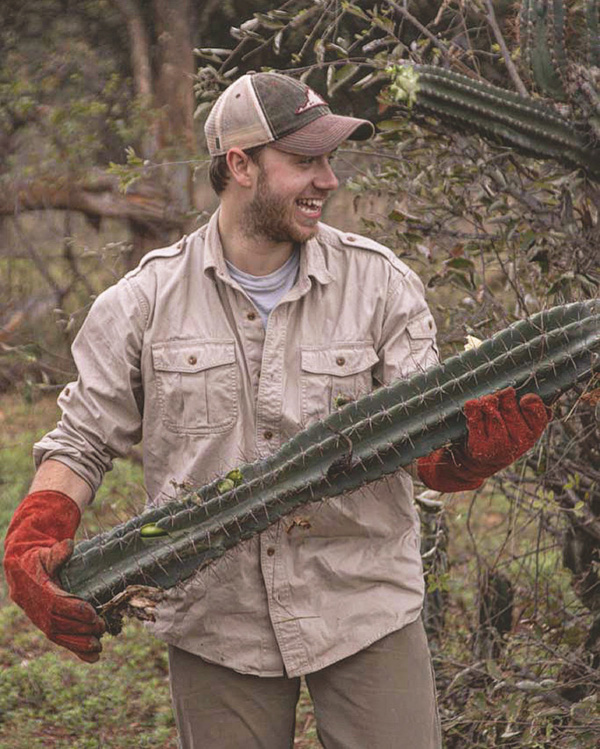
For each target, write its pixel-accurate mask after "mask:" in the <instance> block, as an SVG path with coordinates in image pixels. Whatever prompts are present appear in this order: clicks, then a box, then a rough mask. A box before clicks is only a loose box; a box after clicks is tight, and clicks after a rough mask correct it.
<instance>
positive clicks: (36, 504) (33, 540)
mask: <svg viewBox="0 0 600 749" xmlns="http://www.w3.org/2000/svg"><path fill="white" fill-rule="evenodd" d="M80 520H81V510H80V509H79V507H78V505H77V503H76V502H75V501H74V500H73V499H71V497H69V496H68V495H67V494H64V493H63V492H60V491H55V490H53V489H44V490H41V491H36V492H32V493H31V494H28V495H27V496H26V497H25V499H24V500H23V501H22V502H21V504H20V505H19V506H18V507H17V510H16V512H15V514H14V515H13V517H12V520H11V521H10V525H9V526H8V530H7V531H6V538H5V541H4V547H5V550H6V553H7V554H8V553H9V550H12V551H14V552H15V553H18V552H17V548H18V549H19V550H21V551H26V550H27V549H28V548H29V547H30V546H52V545H53V544H54V543H56V541H63V540H64V539H66V538H74V536H75V532H76V531H77V528H78V527H79V522H80Z"/></svg>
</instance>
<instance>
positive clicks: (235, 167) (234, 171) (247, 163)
mask: <svg viewBox="0 0 600 749" xmlns="http://www.w3.org/2000/svg"><path fill="white" fill-rule="evenodd" d="M225 158H226V160H227V166H228V167H229V171H230V172H231V177H232V179H234V180H235V181H236V182H237V183H238V185H240V187H252V184H253V181H254V179H253V174H252V168H253V167H254V166H255V164H254V162H253V161H252V159H251V158H250V156H248V154H246V153H244V152H243V151H242V149H241V148H230V149H229V151H227V155H226V156H225Z"/></svg>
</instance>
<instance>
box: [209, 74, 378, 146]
mask: <svg viewBox="0 0 600 749" xmlns="http://www.w3.org/2000/svg"><path fill="white" fill-rule="evenodd" d="M204 132H205V135H206V142H207V144H208V151H209V153H210V155H211V156H220V155H222V154H225V153H227V151H228V150H229V149H230V148H233V147H234V146H235V147H237V148H253V147H254V146H262V145H265V144H267V143H271V144H272V145H273V147H274V148H278V149H279V150H280V151H287V152H288V153H297V154H301V155H303V156H320V155H321V154H324V153H329V151H333V150H334V149H335V148H337V146H339V144H340V143H342V141H344V140H347V139H350V140H366V139H367V138H370V137H371V136H372V135H373V133H374V132H375V128H374V127H373V125H372V124H371V123H370V122H369V121H368V120H360V119H357V118H356V117H345V116H342V115H338V114H332V112H331V109H330V108H329V105H328V104H327V102H326V101H325V100H324V99H322V98H321V97H320V96H319V94H317V93H316V92H315V91H313V90H312V89H311V88H309V87H308V86H307V85H306V84H305V83H302V81H299V80H297V79H295V78H290V77H289V76H286V75H281V74H279V73H248V74H247V75H243V76H241V78H238V79H237V81H235V83H232V84H231V85H230V86H229V88H227V89H226V90H225V91H224V92H223V93H222V94H221V96H220V97H219V98H218V99H217V101H216V102H215V105H214V107H213V108H212V110H211V112H210V114H209V116H208V119H207V120H206V125H205V126H204Z"/></svg>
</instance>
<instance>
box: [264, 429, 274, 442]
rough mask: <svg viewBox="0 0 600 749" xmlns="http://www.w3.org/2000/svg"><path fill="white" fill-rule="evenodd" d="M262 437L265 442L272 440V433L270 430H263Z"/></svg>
mask: <svg viewBox="0 0 600 749" xmlns="http://www.w3.org/2000/svg"><path fill="white" fill-rule="evenodd" d="M263 437H264V438H265V439H266V440H272V439H273V432H272V431H271V430H270V429H265V431H264V432H263Z"/></svg>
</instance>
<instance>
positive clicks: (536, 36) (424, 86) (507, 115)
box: [388, 0, 600, 178]
mask: <svg viewBox="0 0 600 749" xmlns="http://www.w3.org/2000/svg"><path fill="white" fill-rule="evenodd" d="M599 15H600V1H599V0H587V1H586V4H585V16H584V25H585V31H584V36H585V44H586V49H587V56H586V57H587V60H586V64H585V65H584V64H581V63H575V62H572V61H570V60H569V59H568V57H567V50H566V47H565V7H564V2H563V0H523V2H522V3H521V7H520V40H521V57H522V61H523V66H524V67H525V69H526V71H527V74H528V76H529V78H530V80H531V81H532V83H533V85H534V86H535V87H536V88H537V89H538V90H539V91H540V93H541V94H542V95H543V96H544V97H546V98H545V99H539V98H534V97H533V96H525V95H523V94H520V93H516V92H514V91H508V90H506V89H503V88H500V87H498V86H494V85H492V84H491V83H487V82H482V81H477V80H474V79H473V78H470V77H468V76H465V75H460V74H458V73H455V72H454V71H451V70H445V69H442V68H439V67H436V66H432V65H413V64H411V63H402V64H396V65H392V66H391V67H390V68H388V73H389V75H390V77H391V81H392V82H391V85H390V87H389V90H388V96H389V98H390V99H391V101H392V103H406V104H407V105H408V106H409V107H411V108H412V107H414V108H415V109H416V110H423V111H425V112H430V113H433V114H434V115H436V116H438V117H439V118H440V119H441V120H443V121H444V120H447V121H449V122H451V123H457V122H458V123H460V124H461V126H466V127H469V128H472V129H474V130H475V131H476V132H478V133H481V134H483V135H487V136H492V137H495V138H498V139H500V140H501V141H502V142H504V143H506V144H508V145H509V146H512V147H514V148H516V149H520V150H523V151H525V152H527V153H530V154H533V155H534V156H537V157H540V158H551V159H555V160H556V161H559V162H561V163H564V164H567V165H569V166H576V167H581V168H582V169H584V170H585V171H586V172H587V173H588V174H589V175H590V176H592V177H594V178H598V177H600V68H599V67H598V65H599V64H600V42H599V40H598V28H599V26H600V18H599ZM557 104H560V105H561V106H560V108H559V106H557Z"/></svg>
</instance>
